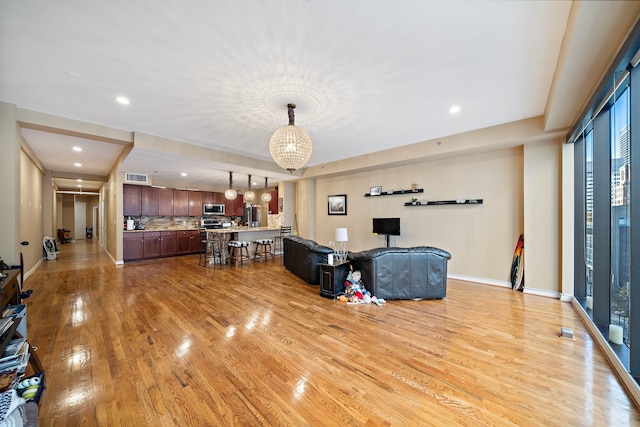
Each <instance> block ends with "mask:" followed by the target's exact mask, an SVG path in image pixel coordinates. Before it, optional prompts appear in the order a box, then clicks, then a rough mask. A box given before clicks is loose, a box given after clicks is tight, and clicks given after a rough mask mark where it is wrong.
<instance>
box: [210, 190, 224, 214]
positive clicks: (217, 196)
mask: <svg viewBox="0 0 640 427" xmlns="http://www.w3.org/2000/svg"><path fill="white" fill-rule="evenodd" d="M226 201H227V199H225V198H224V193H218V192H215V193H213V203H220V204H222V203H225V202H226ZM226 211H227V209H226V206H225V212H226Z"/></svg>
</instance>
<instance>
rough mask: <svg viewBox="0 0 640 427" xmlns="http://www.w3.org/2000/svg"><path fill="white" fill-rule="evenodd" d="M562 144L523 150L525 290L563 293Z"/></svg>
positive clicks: (554, 143) (540, 145)
mask: <svg viewBox="0 0 640 427" xmlns="http://www.w3.org/2000/svg"><path fill="white" fill-rule="evenodd" d="M561 171H562V143H561V142H560V141H557V140H555V141H547V142H544V143H538V144H528V145H525V147H524V176H525V181H524V183H525V186H524V195H525V203H524V268H525V287H526V288H531V289H536V290H540V291H549V292H553V293H554V296H559V294H560V293H561V292H562V286H561V280H560V277H561V276H560V271H561V268H560V266H561V245H562V236H561V234H562V231H561V212H562V210H561V206H562V205H561V202H562V200H561V198H562V196H561V195H562V192H561V188H562V182H561Z"/></svg>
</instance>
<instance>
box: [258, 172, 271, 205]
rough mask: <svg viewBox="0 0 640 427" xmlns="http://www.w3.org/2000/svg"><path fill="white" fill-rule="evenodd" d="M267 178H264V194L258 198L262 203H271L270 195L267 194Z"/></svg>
mask: <svg viewBox="0 0 640 427" xmlns="http://www.w3.org/2000/svg"><path fill="white" fill-rule="evenodd" d="M268 179H269V178H267V177H266V176H265V177H264V193H262V196H260V198H261V199H262V201H263V202H270V201H271V194H270V193H269V185H268V184H267V183H268V181H267V180H268Z"/></svg>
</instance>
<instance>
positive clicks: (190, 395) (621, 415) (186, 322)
mask: <svg viewBox="0 0 640 427" xmlns="http://www.w3.org/2000/svg"><path fill="white" fill-rule="evenodd" d="M59 249H60V250H61V252H60V255H59V258H58V259H57V260H55V261H44V262H43V264H42V266H41V267H40V268H39V269H38V270H37V271H36V272H35V273H34V274H32V275H31V276H30V277H29V279H28V280H27V281H26V288H31V289H33V290H34V292H33V295H32V296H31V298H29V299H27V300H25V302H26V304H27V306H28V310H27V313H28V315H27V320H28V336H29V340H30V341H31V342H32V344H34V345H36V346H38V354H39V355H40V358H41V360H42V362H43V364H44V367H45V370H46V381H47V388H46V390H45V392H44V394H43V398H42V400H41V403H40V426H54V425H55V426H120V425H122V426H225V425H246V426H306V425H309V426H333V425H336V426H429V425H446V426H455V425H463V426H626V425H639V424H640V413H639V412H638V410H636V408H635V407H634V406H633V405H632V404H631V402H630V400H629V398H628V397H627V395H626V394H625V392H624V390H623V389H622V386H621V385H620V383H619V382H618V380H617V379H616V377H615V376H614V374H613V373H612V370H611V369H610V367H609V365H608V364H607V362H606V361H605V359H604V357H603V355H602V354H601V352H600V350H599V349H598V347H597V346H596V344H595V343H594V342H593V341H592V339H591V338H590V337H589V335H588V334H587V332H586V330H585V328H584V326H583V325H582V324H581V322H580V320H579V319H578V316H577V315H576V314H575V312H574V310H573V308H571V306H570V305H569V304H567V303H561V302H559V301H557V300H554V299H550V298H544V297H539V296H533V295H526V294H522V293H518V292H513V291H511V289H505V288H499V287H491V286H485V285H479V284H473V283H467V282H456V281H449V285H448V291H447V298H446V299H444V300H434V301H391V302H388V303H387V304H386V306H383V307H377V306H375V305H358V306H352V305H345V304H343V303H340V302H336V301H332V300H329V299H325V298H322V297H320V296H319V295H318V286H310V285H307V284H306V283H303V282H302V281H301V280H300V279H298V278H297V277H295V276H294V275H292V274H290V273H289V272H288V271H287V270H285V269H284V268H283V267H282V264H281V263H282V259H281V258H279V259H277V260H276V262H275V263H269V264H266V265H265V264H257V263H254V264H252V265H250V266H247V265H245V266H243V267H239V268H235V267H223V268H222V269H219V268H218V267H216V268H215V269H213V268H208V269H205V268H202V267H199V266H198V264H197V262H198V259H197V255H196V256H185V257H177V258H170V259H163V260H154V261H146V262H138V263H130V264H126V265H125V266H120V267H116V266H114V265H112V264H111V262H110V261H109V259H108V258H107V257H106V256H105V255H104V254H103V253H101V251H100V249H99V246H98V245H97V243H96V241H95V240H88V241H78V242H74V243H71V244H66V245H61V246H59ZM365 285H366V283H365ZM561 326H566V327H570V328H572V329H573V331H574V333H575V336H576V339H575V341H570V340H567V339H562V338H559V337H558V332H559V330H560V327H561Z"/></svg>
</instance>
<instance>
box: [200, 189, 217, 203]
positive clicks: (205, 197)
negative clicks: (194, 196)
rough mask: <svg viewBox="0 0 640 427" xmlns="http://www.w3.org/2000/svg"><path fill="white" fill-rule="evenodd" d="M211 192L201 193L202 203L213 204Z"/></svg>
mask: <svg viewBox="0 0 640 427" xmlns="http://www.w3.org/2000/svg"><path fill="white" fill-rule="evenodd" d="M213 195H214V192H213V191H202V203H215V201H214V200H213V198H214V197H213Z"/></svg>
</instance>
